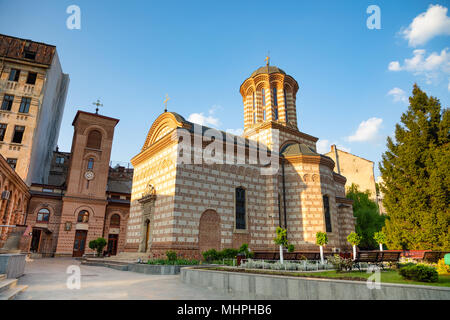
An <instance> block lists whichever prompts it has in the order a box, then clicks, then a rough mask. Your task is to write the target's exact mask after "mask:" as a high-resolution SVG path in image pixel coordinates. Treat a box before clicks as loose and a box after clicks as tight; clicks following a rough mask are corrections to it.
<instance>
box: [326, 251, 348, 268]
mask: <svg viewBox="0 0 450 320" xmlns="http://www.w3.org/2000/svg"><path fill="white" fill-rule="evenodd" d="M328 262H330V263H331V264H332V265H333V267H334V268H335V269H336V271H337V272H341V271H343V270H346V271H350V270H352V268H353V260H352V259H345V258H342V257H341V256H340V255H338V254H335V255H334V256H332V257H328Z"/></svg>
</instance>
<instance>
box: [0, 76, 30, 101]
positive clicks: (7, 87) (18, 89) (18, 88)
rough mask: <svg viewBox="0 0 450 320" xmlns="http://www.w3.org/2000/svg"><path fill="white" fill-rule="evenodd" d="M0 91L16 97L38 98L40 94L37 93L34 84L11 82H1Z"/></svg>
mask: <svg viewBox="0 0 450 320" xmlns="http://www.w3.org/2000/svg"><path fill="white" fill-rule="evenodd" d="M0 91H8V92H9V93H11V94H15V95H25V96H34V97H38V96H39V92H35V86H34V84H28V83H21V82H16V81H9V80H0Z"/></svg>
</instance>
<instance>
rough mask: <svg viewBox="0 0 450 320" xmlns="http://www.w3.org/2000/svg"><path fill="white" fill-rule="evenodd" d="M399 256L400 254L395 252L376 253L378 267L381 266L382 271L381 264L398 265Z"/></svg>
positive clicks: (382, 266) (382, 265)
mask: <svg viewBox="0 0 450 320" xmlns="http://www.w3.org/2000/svg"><path fill="white" fill-rule="evenodd" d="M401 254H402V253H401V252H395V251H378V265H379V266H381V268H382V269H384V263H383V262H387V263H390V264H395V265H398V261H399V260H400V256H401Z"/></svg>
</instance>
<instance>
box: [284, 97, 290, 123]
mask: <svg viewBox="0 0 450 320" xmlns="http://www.w3.org/2000/svg"><path fill="white" fill-rule="evenodd" d="M283 91H284V119H285V121H286V122H288V121H289V119H288V106H287V99H286V89H284V90H283Z"/></svg>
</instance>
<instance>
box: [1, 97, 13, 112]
mask: <svg viewBox="0 0 450 320" xmlns="http://www.w3.org/2000/svg"><path fill="white" fill-rule="evenodd" d="M13 101H14V96H11V95H9V94H5V96H4V97H3V103H2V110H8V111H11V108H12V104H13Z"/></svg>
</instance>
